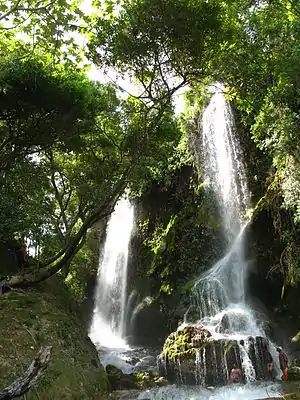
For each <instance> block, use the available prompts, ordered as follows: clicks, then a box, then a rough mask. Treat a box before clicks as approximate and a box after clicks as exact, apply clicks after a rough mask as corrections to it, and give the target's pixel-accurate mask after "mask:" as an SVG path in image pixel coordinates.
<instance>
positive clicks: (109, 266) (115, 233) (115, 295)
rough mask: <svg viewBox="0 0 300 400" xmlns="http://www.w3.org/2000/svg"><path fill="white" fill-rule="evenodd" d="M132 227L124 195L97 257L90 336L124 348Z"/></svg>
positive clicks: (128, 207) (101, 342)
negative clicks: (129, 246)
mask: <svg viewBox="0 0 300 400" xmlns="http://www.w3.org/2000/svg"><path fill="white" fill-rule="evenodd" d="M132 227H133V207H132V205H131V204H130V202H129V201H128V200H127V199H124V198H123V199H121V200H119V202H118V203H117V204H116V207H115V211H114V213H113V214H112V215H111V217H110V220H109V223H108V226H107V231H106V241H105V245H104V251H103V257H102V258H101V259H100V261H99V269H98V278H97V285H96V291H95V308H94V312H93V318H92V324H91V328H90V337H91V339H92V341H93V342H94V343H95V344H96V345H100V346H105V347H110V348H111V347H113V348H124V347H125V346H126V343H125V340H124V333H125V302H126V281H127V262H128V245H129V240H130V235H131V230H132Z"/></svg>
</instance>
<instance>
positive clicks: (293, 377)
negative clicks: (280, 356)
mask: <svg viewBox="0 0 300 400" xmlns="http://www.w3.org/2000/svg"><path fill="white" fill-rule="evenodd" d="M287 373H288V376H289V381H299V380H300V367H297V366H292V367H290V368H288V370H287Z"/></svg>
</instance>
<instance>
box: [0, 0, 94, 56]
mask: <svg viewBox="0 0 300 400" xmlns="http://www.w3.org/2000/svg"><path fill="white" fill-rule="evenodd" d="M81 6H82V1H81V0H56V1H52V0H8V1H2V2H1V4H0V39H1V41H0V43H1V45H0V54H3V55H4V54H6V52H7V50H9V51H11V52H12V51H15V50H16V49H20V50H21V51H24V48H25V49H26V50H27V52H28V54H31V53H32V52H33V51H38V50H43V51H44V52H47V53H49V54H51V57H52V60H54V61H55V62H57V61H59V60H62V59H65V60H71V59H72V60H73V61H74V60H75V61H77V62H79V61H81V54H80V46H79V44H78V42H76V35H77V36H78V35H79V34H80V33H81V34H82V33H83V32H84V31H85V29H86V27H87V25H86V22H87V21H88V16H87V15H86V14H85V13H84V12H83V11H82V9H81ZM20 37H21V38H22V39H21V40H20Z"/></svg>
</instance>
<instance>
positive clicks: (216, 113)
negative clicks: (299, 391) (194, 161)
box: [186, 85, 264, 382]
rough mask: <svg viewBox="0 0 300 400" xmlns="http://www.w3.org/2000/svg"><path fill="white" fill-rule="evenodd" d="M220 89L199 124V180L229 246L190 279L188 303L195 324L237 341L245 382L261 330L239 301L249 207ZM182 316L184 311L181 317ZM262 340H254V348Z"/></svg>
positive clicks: (252, 376)
mask: <svg viewBox="0 0 300 400" xmlns="http://www.w3.org/2000/svg"><path fill="white" fill-rule="evenodd" d="M222 89H223V88H222V86H220V85H218V86H217V90H215V91H214V93H213V95H212V98H211V100H210V103H209V105H208V106H207V108H206V109H205V111H204V113H203V115H202V118H201V123H200V124H199V125H200V132H201V136H202V149H201V151H202V153H203V160H204V179H205V181H206V182H207V184H208V186H209V187H210V190H211V192H213V193H215V196H216V198H217V202H218V204H219V210H220V215H221V218H222V221H223V229H224V236H225V239H226V241H227V243H228V249H229V250H228V251H227V254H226V255H225V256H224V257H223V258H222V259H221V260H219V261H218V262H217V263H216V264H215V265H214V266H213V267H212V268H211V269H210V270H209V271H208V272H207V273H206V274H204V275H203V276H202V277H201V278H200V279H199V280H198V281H197V282H196V284H195V285H194V287H193V290H192V296H191V306H192V308H193V309H195V307H196V308H197V309H198V312H199V323H200V324H201V325H202V326H203V327H204V328H205V329H207V330H208V331H209V332H210V333H211V334H212V337H213V338H214V339H230V340H238V341H240V340H243V342H242V343H243V345H242V346H241V345H239V344H238V345H237V347H236V349H237V351H236V352H238V353H239V355H237V354H236V355H235V359H236V360H238V359H240V363H241V367H242V369H243V373H244V376H245V379H246V381H248V382H251V381H253V380H255V378H256V374H257V372H256V371H255V368H254V365H252V364H253V359H254V358H253V359H251V358H250V356H249V353H248V351H246V349H245V348H249V346H251V345H253V347H254V348H255V347H256V346H258V344H257V343H256V342H255V341H252V340H253V337H261V336H264V333H263V329H262V327H261V326H260V325H259V324H258V322H257V321H256V318H255V316H254V313H253V311H252V310H251V309H250V307H249V306H247V304H246V302H245V274H246V270H247V262H246V259H245V256H244V239H245V230H246V228H247V222H244V216H245V215H246V212H247V210H248V209H249V198H250V196H249V192H248V188H247V181H246V174H245V169H244V165H243V161H242V160H243V157H242V152H241V148H240V146H239V142H238V139H237V137H236V134H235V129H234V120H233V115H232V112H231V109H230V105H229V103H228V102H227V101H226V99H225V97H224V95H223V93H222ZM188 316H189V311H188V312H187V314H186V318H188ZM249 338H250V339H249ZM249 340H250V342H249ZM259 343H260V342H259ZM263 345H264V344H262V343H260V344H259V346H260V347H261V346H263ZM221 348H222V346H221ZM213 351H214V352H215V349H214V348H213ZM260 351H262V349H260ZM225 352H226V350H225V348H224V354H220V355H219V359H218V360H217V358H216V355H215V363H216V364H220V363H221V364H222V363H223V362H224V360H225V361H226V357H225ZM221 353H222V351H221ZM198 368H200V369H203V368H204V366H203V365H201V363H199V367H198ZM256 368H258V367H256ZM223 370H224V369H223ZM216 372H217V369H216ZM228 375H229V371H228V370H227V371H226V376H224V377H222V378H223V379H224V380H226V379H227V378H228Z"/></svg>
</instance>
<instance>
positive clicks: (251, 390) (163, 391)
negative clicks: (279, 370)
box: [131, 383, 283, 400]
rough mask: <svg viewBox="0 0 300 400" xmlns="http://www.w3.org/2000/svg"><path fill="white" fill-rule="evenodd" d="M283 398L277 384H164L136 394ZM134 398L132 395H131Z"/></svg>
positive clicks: (161, 398) (145, 397)
mask: <svg viewBox="0 0 300 400" xmlns="http://www.w3.org/2000/svg"><path fill="white" fill-rule="evenodd" d="M269 397H271V398H283V397H282V394H281V389H280V386H279V385H278V384H270V383H268V384H264V383H262V384H258V385H256V386H254V385H253V384H252V385H242V386H241V385H231V386H227V387H222V388H218V389H212V390H207V389H204V388H201V389H200V388H199V387H196V388H192V387H184V386H182V387H176V386H175V385H174V386H166V387H163V388H159V389H149V390H146V391H145V392H143V393H141V394H140V395H138V397H137V399H138V400H175V399H176V400H177V399H178V400H179V399H180V400H182V399H185V400H256V399H264V398H269ZM131 398H132V399H134V397H131Z"/></svg>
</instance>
